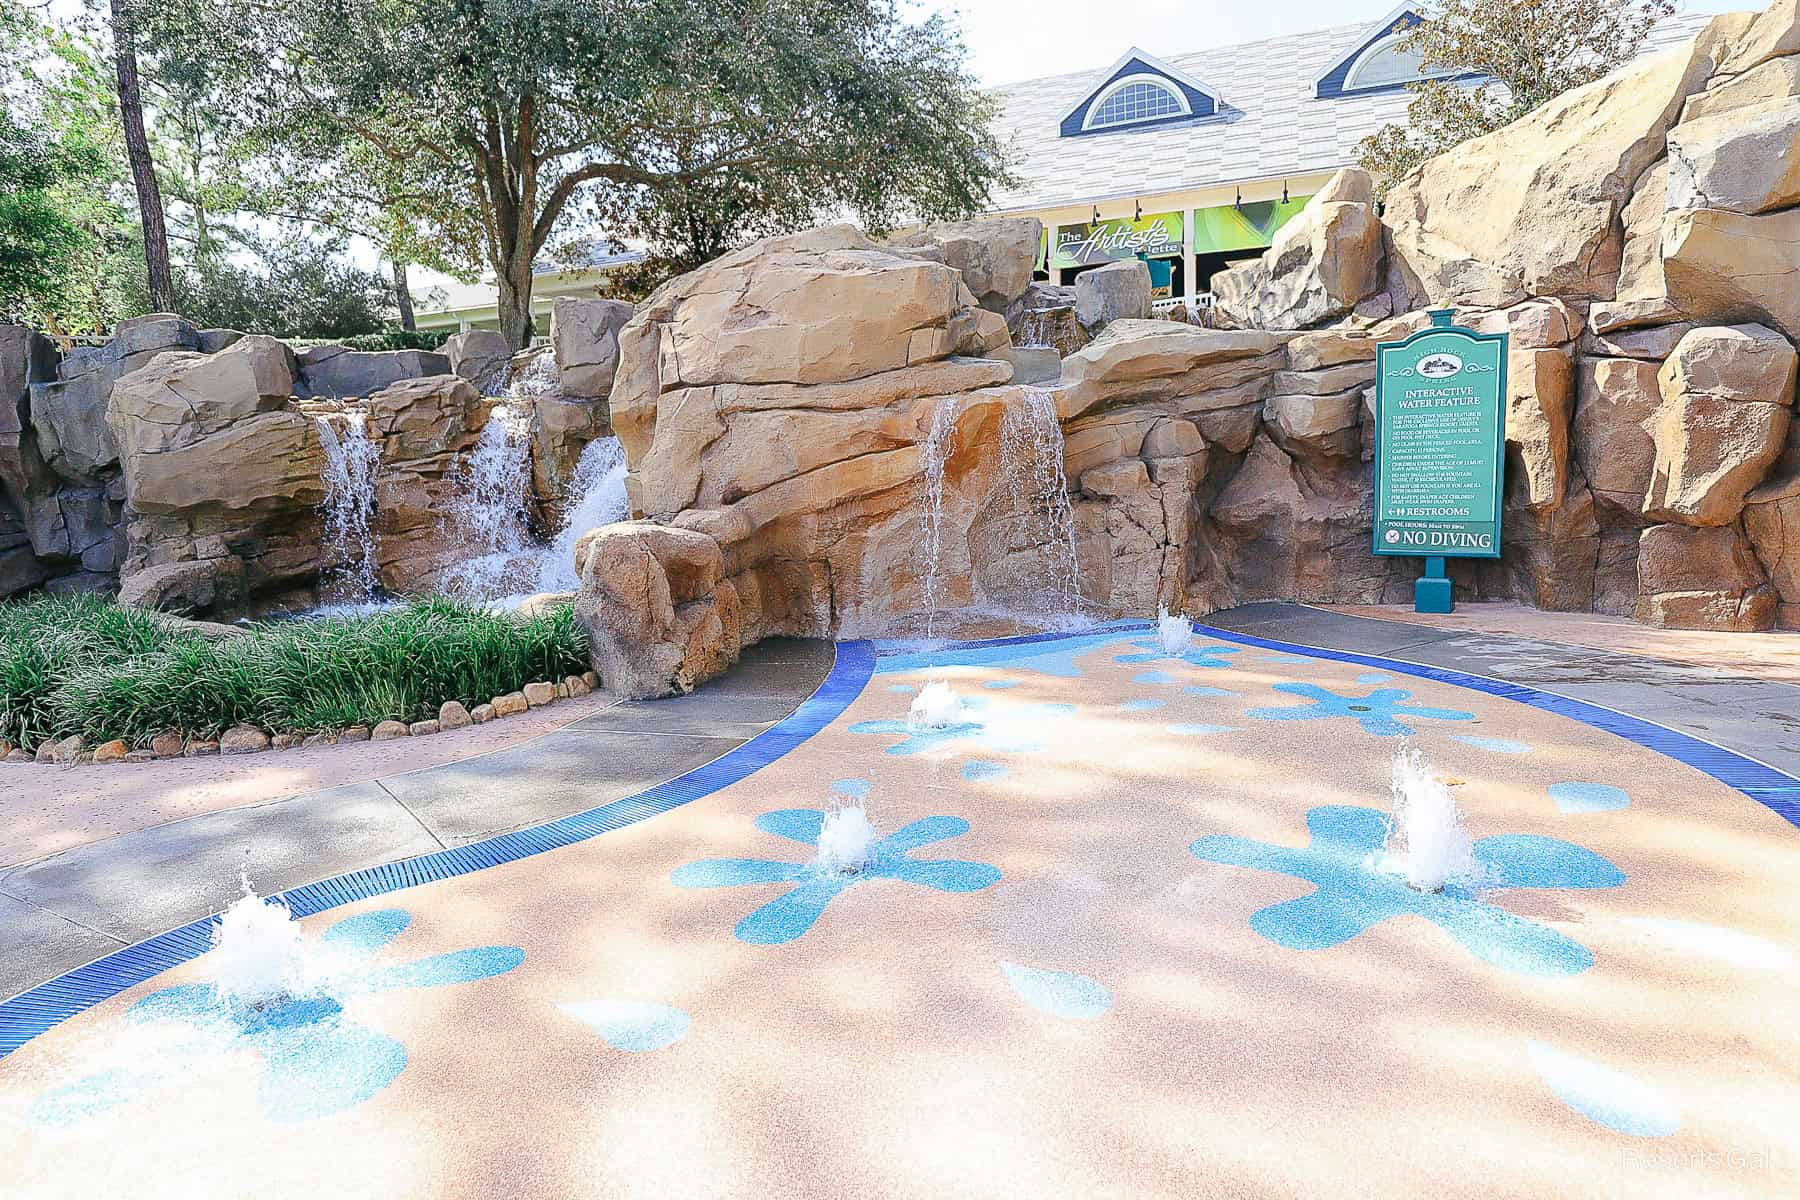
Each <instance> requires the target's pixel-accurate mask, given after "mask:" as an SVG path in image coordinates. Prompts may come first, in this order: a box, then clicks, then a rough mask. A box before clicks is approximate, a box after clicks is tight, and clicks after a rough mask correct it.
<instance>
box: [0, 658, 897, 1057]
mask: <svg viewBox="0 0 1800 1200" xmlns="http://www.w3.org/2000/svg"><path fill="white" fill-rule="evenodd" d="M874 671H875V648H874V646H873V645H872V644H871V643H869V642H866V641H862V642H840V643H838V645H837V657H836V659H835V660H834V661H833V663H832V666H831V673H830V674H829V675H827V676H826V677H825V681H824V682H823V683H821V684H820V685H819V687H818V690H817V691H815V692H813V694H812V695H811V696H810V697H808V698H807V699H806V700H805V701H804V702H802V703H801V705H800V706H799V707H798V708H796V709H795V710H794V711H793V712H791V713H789V714H788V715H787V717H786V718H784V719H783V720H781V721H780V722H778V723H777V724H775V725H772V726H770V727H769V728H768V729H765V730H763V731H762V732H761V733H759V734H757V735H756V736H755V737H753V738H751V739H750V740H749V741H747V742H745V743H744V744H743V745H741V746H738V747H737V748H736V749H733V750H729V751H727V752H726V753H725V754H723V755H721V756H719V757H718V758H715V759H714V760H713V761H712V762H709V763H707V764H705V765H704V766H699V767H695V768H694V769H693V770H691V771H688V772H686V773H685V774H682V775H677V776H676V777H675V778H674V779H671V780H668V781H667V782H665V783H659V784H657V785H656V786H655V787H653V788H649V789H647V790H645V791H642V792H639V793H638V794H637V795H635V796H627V797H626V798H624V799H622V800H614V801H612V802H611V803H609V804H602V805H600V806H599V807H598V808H590V809H588V810H587V811H586V812H579V813H575V814H573V815H571V816H567V817H562V818H559V819H558V820H555V821H548V822H546V823H544V824H542V825H533V826H531V827H529V828H526V829H515V830H513V831H512V832H510V833H503V834H500V835H498V836H496V837H491V838H485V839H483V840H482V841H479V842H470V843H469V844H468V845H466V846H456V847H453V848H451V849H448V850H436V851H433V852H432V853H430V854H421V855H420V856H418V857H417V858H408V859H404V860H402V861H400V862H392V863H384V864H382V865H381V866H378V867H368V868H365V869H363V870H361V871H351V872H349V873H348V874H344V875H336V876H333V877H332V878H330V879H321V880H319V881H318V882H317V883H309V884H306V885H304V886H302V887H297V888H291V889H289V890H288V891H285V892H281V893H279V894H278V896H277V898H278V899H280V900H281V901H283V902H284V903H285V904H286V905H287V906H288V908H289V909H290V910H292V912H293V913H294V915H295V916H298V917H308V916H312V915H313V914H314V913H321V912H325V911H326V910H328V909H333V908H337V907H339V906H340V905H345V904H353V903H355V902H356V901H358V900H367V899H370V898H371V897H374V896H381V895H385V894H386V893H388V892H397V891H400V890H401V889H403V888H410V887H417V886H419V885H420V884H425V883H435V882H437V881H438V880H441V879H454V878H455V877H456V876H458V875H468V874H470V873H472V872H475V871H481V870H485V869H487V868H488V867H497V866H499V865H501V864H502V863H509V862H517V861H518V860H519V859H521V858H529V857H531V856H532V855H534V854H542V853H544V851H546V850H556V849H559V848H561V847H563V846H570V845H574V844H575V843H576V842H584V841H587V840H588V839H589V838H594V837H598V836H600V835H601V834H603V833H610V832H611V831H613V830H615V829H623V828H624V827H625V826H627V825H632V824H635V823H637V822H638V821H642V820H644V819H645V818H647V817H653V816H656V815H657V814H658V813H665V812H668V811H669V810H670V809H672V808H679V807H680V806H682V805H684V804H688V803H690V802H692V801H695V800H699V799H702V798H703V797H706V796H710V795H712V794H713V793H714V792H716V791H719V790H720V789H721V788H725V787H729V786H731V785H732V784H734V783H737V782H739V781H740V780H742V779H745V778H747V777H748V776H750V775H751V774H753V773H754V772H756V771H758V770H760V769H762V768H763V767H766V766H768V765H769V764H770V763H772V762H774V761H775V760H776V759H778V758H781V757H782V756H783V755H785V754H787V753H788V752H789V751H790V750H793V749H794V748H795V747H797V746H799V745H800V744H801V743H802V742H804V741H806V740H807V739H808V738H810V737H812V736H813V735H814V734H816V733H818V732H819V731H820V730H821V729H823V728H825V727H826V726H827V725H829V724H831V722H833V721H835V720H836V719H837V718H838V716H839V715H840V714H841V713H842V712H843V711H844V710H845V709H846V708H848V707H850V703H851V701H853V700H855V699H856V698H857V697H858V696H860V695H861V694H862V691H863V688H864V687H866V686H867V685H868V682H869V678H870V676H871V675H873V674H874ZM216 915H217V914H214V916H216ZM213 920H214V917H204V918H202V919H200V920H198V921H190V922H188V923H187V924H186V925H183V926H181V928H179V929H171V930H170V931H169V932H167V933H163V934H158V935H157V936H156V937H153V938H150V939H149V940H147V941H143V942H139V943H138V944H137V945H135V946H127V947H126V948H125V949H123V950H116V951H114V952H113V953H111V954H108V955H107V956H106V957H105V958H101V959H98V960H96V961H94V962H91V963H89V964H88V965H87V966H85V967H77V968H76V969H75V970H73V971H70V972H68V973H67V974H65V975H61V976H58V977H57V978H55V979H52V980H50V981H49V982H48V983H42V984H39V985H38V986H37V987H34V988H31V989H29V990H27V991H24V992H21V993H19V995H17V996H14V997H13V998H12V999H11V1000H8V1001H6V1002H5V1003H4V1004H0V1059H4V1058H5V1057H6V1056H7V1055H8V1054H11V1053H12V1052H13V1051H14V1050H17V1049H18V1048H19V1047H20V1046H23V1045H24V1044H25V1043H26V1042H29V1041H30V1040H31V1039H32V1038H34V1037H37V1036H38V1035H39V1034H41V1033H44V1032H46V1031H48V1030H50V1029H52V1028H54V1027H55V1026H57V1025H60V1024H62V1023H63V1022H64V1021H66V1020H68V1019H69V1018H70V1017H73V1016H75V1015H77V1014H78V1013H81V1012H85V1011H86V1010H87V1009H90V1008H92V1007H93V1006H94V1005H96V1004H99V1003H100V1002H101V1001H103V1000H108V999H111V998H112V997H113V996H116V995H118V994H119V993H120V992H123V991H125V990H126V989H127V988H130V987H134V986H136V985H137V984H140V983H142V982H144V981H145V980H146V979H150V978H152V977H154V976H157V975H160V974H162V973H163V972H164V971H167V970H169V969H170V968H171V967H178V966H180V965H181V964H182V963H185V962H190V961H192V960H193V959H196V958H198V957H200V955H202V954H204V953H206V952H207V951H208V950H209V949H211V948H212V923H213Z"/></svg>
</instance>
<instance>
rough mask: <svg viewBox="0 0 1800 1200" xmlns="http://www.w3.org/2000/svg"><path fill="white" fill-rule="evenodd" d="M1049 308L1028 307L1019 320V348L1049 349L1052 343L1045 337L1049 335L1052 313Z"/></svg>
mask: <svg viewBox="0 0 1800 1200" xmlns="http://www.w3.org/2000/svg"><path fill="white" fill-rule="evenodd" d="M1052 311H1054V310H1052V309H1048V308H1028V309H1026V310H1025V317H1024V319H1023V320H1021V321H1020V322H1019V349H1021V350H1047V349H1049V348H1050V343H1049V342H1047V341H1045V340H1044V339H1045V338H1047V337H1048V336H1049V330H1050V313H1051V312H1052Z"/></svg>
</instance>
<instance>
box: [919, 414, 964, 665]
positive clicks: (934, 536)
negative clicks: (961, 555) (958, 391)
mask: <svg viewBox="0 0 1800 1200" xmlns="http://www.w3.org/2000/svg"><path fill="white" fill-rule="evenodd" d="M959 407H960V401H959V400H958V399H957V397H955V396H946V397H945V398H944V399H943V401H941V402H940V403H939V404H938V406H937V411H936V412H934V413H933V414H932V416H931V432H930V433H929V434H927V435H926V437H925V443H924V445H922V446H920V447H919V458H920V466H921V468H922V469H923V471H924V473H925V508H924V511H923V512H921V513H920V514H919V518H920V525H921V527H922V528H921V534H922V536H921V537H920V542H921V543H922V544H923V547H924V550H925V636H926V638H928V639H929V638H930V637H931V636H932V630H933V626H934V624H935V623H936V620H937V611H938V585H939V578H938V573H939V569H940V566H941V564H940V561H939V560H940V558H941V557H942V555H943V550H944V466H945V464H946V463H948V462H949V461H950V456H951V455H952V454H954V453H955V452H956V414H957V409H958V408H959Z"/></svg>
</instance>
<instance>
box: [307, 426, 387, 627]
mask: <svg viewBox="0 0 1800 1200" xmlns="http://www.w3.org/2000/svg"><path fill="white" fill-rule="evenodd" d="M314 419H315V420H316V421H317V422H318V426H319V442H320V444H321V445H322V446H323V447H324V450H325V466H324V468H323V470H322V471H321V475H322V477H323V480H324V484H325V502H324V504H323V505H321V507H322V508H323V510H324V513H325V546H326V548H327V549H328V551H329V559H328V564H329V565H328V566H327V568H326V571H325V572H324V575H323V579H322V586H321V588H320V592H321V599H323V600H325V601H326V602H328V603H332V604H366V603H368V602H370V601H371V600H373V599H374V598H375V589H376V587H377V585H378V584H379V582H380V580H379V577H378V574H377V563H376V555H375V534H374V531H373V529H372V524H371V523H372V520H373V518H374V515H375V476H376V475H377V474H378V473H379V472H380V470H381V444H380V443H379V442H375V441H371V440H370V438H369V429H368V421H367V417H366V415H365V414H364V413H362V412H359V411H356V410H351V411H349V412H345V413H343V414H341V415H338V416H335V417H334V416H327V415H320V416H318V417H316V418H314ZM340 423H341V425H342V428H341V430H340V428H339V425H340Z"/></svg>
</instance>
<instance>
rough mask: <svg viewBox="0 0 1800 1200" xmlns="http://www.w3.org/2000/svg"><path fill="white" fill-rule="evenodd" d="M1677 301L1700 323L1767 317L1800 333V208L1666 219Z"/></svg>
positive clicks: (1707, 211)
mask: <svg viewBox="0 0 1800 1200" xmlns="http://www.w3.org/2000/svg"><path fill="white" fill-rule="evenodd" d="M1662 253H1663V275H1664V277H1665V278H1666V279H1667V282H1668V289H1669V299H1670V300H1671V301H1673V302H1674V304H1675V305H1676V306H1677V307H1678V308H1679V310H1680V312H1681V313H1682V314H1684V315H1685V316H1687V317H1688V319H1690V320H1693V321H1696V322H1730V321H1761V322H1764V323H1766V324H1769V325H1773V326H1774V327H1775V328H1776V329H1779V330H1780V331H1781V332H1782V333H1784V334H1786V335H1787V336H1788V337H1789V338H1796V337H1800V208H1790V209H1786V210H1783V211H1781V212H1770V213H1760V214H1756V215H1750V214H1745V213H1734V212H1726V211H1723V210H1721V209H1712V208H1689V209H1681V210H1678V211H1672V212H1670V213H1669V214H1668V215H1667V216H1666V217H1665V218H1664V220H1663V242H1662Z"/></svg>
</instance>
